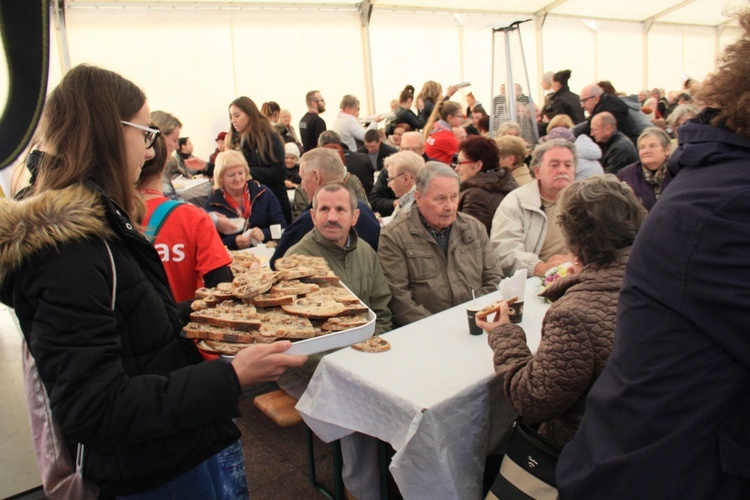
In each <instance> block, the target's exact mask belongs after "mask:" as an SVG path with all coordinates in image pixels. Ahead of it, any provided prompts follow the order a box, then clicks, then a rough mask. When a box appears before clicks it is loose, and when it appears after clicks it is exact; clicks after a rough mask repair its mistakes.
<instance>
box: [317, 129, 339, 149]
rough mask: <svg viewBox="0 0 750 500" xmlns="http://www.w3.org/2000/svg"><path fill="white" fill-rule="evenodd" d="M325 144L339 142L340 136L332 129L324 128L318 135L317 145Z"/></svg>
mask: <svg viewBox="0 0 750 500" xmlns="http://www.w3.org/2000/svg"><path fill="white" fill-rule="evenodd" d="M326 144H341V137H340V136H339V134H337V133H336V132H334V131H333V130H326V131H325V132H323V133H322V134H320V136H318V146H320V147H323V146H325V145H326Z"/></svg>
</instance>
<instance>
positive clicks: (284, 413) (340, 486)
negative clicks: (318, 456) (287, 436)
mask: <svg viewBox="0 0 750 500" xmlns="http://www.w3.org/2000/svg"><path fill="white" fill-rule="evenodd" d="M253 403H254V404H255V406H257V407H258V408H259V409H260V411H262V412H263V413H264V414H265V415H266V416H267V417H268V418H270V419H271V420H273V421H274V423H276V425H278V426H279V427H292V426H294V425H297V424H301V423H304V421H303V420H302V416H301V415H300V414H299V412H298V411H297V409H296V408H295V406H296V404H297V400H296V399H294V398H293V397H291V396H290V395H289V394H287V393H286V392H284V391H282V390H281V389H279V390H277V391H272V392H269V393H266V394H262V395H260V396H256V397H255V399H253ZM305 431H306V434H307V464H308V470H309V471H310V484H312V485H313V487H314V488H315V489H317V490H318V491H320V492H321V493H323V495H325V496H326V497H327V498H329V499H331V500H340V499H343V498H344V481H343V480H342V479H341V466H342V458H341V443H340V442H339V441H338V440H336V441H334V442H333V443H331V446H333V483H334V493H333V494H332V493H331V492H330V491H328V490H327V489H326V488H325V487H324V486H323V485H322V484H320V483H319V482H318V480H317V478H316V476H315V449H314V448H313V446H314V442H313V433H312V431H311V430H310V428H309V427H307V426H305Z"/></svg>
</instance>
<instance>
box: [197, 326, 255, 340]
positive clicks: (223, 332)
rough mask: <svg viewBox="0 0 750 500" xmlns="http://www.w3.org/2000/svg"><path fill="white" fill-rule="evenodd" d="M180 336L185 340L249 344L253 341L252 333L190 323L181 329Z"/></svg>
mask: <svg viewBox="0 0 750 500" xmlns="http://www.w3.org/2000/svg"><path fill="white" fill-rule="evenodd" d="M182 336H183V337H185V338H187V339H209V340H223V341H225V342H243V343H251V342H254V341H255V337H254V336H253V334H252V333H247V332H243V331H239V330H233V329H231V328H226V327H219V326H212V325H206V324H203V323H194V322H192V321H191V322H189V323H188V324H187V325H185V326H184V327H183V329H182Z"/></svg>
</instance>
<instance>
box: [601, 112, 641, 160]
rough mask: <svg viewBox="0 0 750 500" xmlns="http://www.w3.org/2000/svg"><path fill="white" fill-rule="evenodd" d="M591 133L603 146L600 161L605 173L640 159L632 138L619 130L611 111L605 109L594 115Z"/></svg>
mask: <svg viewBox="0 0 750 500" xmlns="http://www.w3.org/2000/svg"><path fill="white" fill-rule="evenodd" d="M590 135H591V138H592V139H594V141H596V143H597V144H598V145H599V147H600V148H602V159H601V160H600V162H601V164H602V167H603V168H604V173H606V174H615V173H617V171H618V170H620V169H621V168H623V167H626V166H628V165H630V164H631V163H635V162H637V161H638V151H637V150H636V149H635V146H634V145H633V143H632V142H631V141H630V139H628V138H627V137H625V136H624V135H623V134H622V132H619V131H618V130H617V121H616V120H615V117H614V116H612V115H611V114H610V113H608V112H606V111H605V112H603V113H599V114H598V115H596V116H594V118H593V119H592V120H591V134H590Z"/></svg>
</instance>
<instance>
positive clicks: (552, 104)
mask: <svg viewBox="0 0 750 500" xmlns="http://www.w3.org/2000/svg"><path fill="white" fill-rule="evenodd" d="M548 102H549V104H548V105H549V108H550V109H551V110H552V116H557V115H568V116H569V117H570V119H571V120H573V123H581V122H582V121H584V120H586V117H585V116H584V114H583V108H582V107H581V100H580V98H579V97H578V94H575V93H573V92H571V91H570V89H569V88H568V86H567V85H565V86H563V87H560V88H559V89H558V90H557V92H555V93H554V94H552V96H551V97H550V99H549V101H548ZM545 111H546V110H545Z"/></svg>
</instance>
